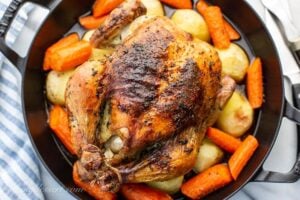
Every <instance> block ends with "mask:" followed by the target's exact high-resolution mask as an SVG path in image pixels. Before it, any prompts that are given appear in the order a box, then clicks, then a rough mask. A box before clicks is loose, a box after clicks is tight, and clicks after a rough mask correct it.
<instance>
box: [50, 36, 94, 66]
mask: <svg viewBox="0 0 300 200" xmlns="http://www.w3.org/2000/svg"><path fill="white" fill-rule="evenodd" d="M91 53H92V46H91V44H90V43H89V42H86V41H79V42H76V43H74V44H72V45H70V46H67V47H65V48H62V49H59V50H57V51H56V52H55V53H53V54H52V55H51V68H52V69H53V70H55V71H67V70H70V69H73V68H75V67H77V66H78V65H80V64H82V63H84V62H85V61H87V60H88V59H89V57H90V56H91Z"/></svg>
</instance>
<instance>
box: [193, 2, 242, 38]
mask: <svg viewBox="0 0 300 200" xmlns="http://www.w3.org/2000/svg"><path fill="white" fill-rule="evenodd" d="M208 6H209V5H208V4H207V3H206V2H205V1H204V0H199V1H198V3H197V5H196V8H197V10H198V12H199V13H200V14H201V15H204V12H205V10H206V9H207V8H208ZM224 26H225V30H226V31H227V33H228V35H229V38H230V40H238V39H240V37H241V36H240V34H239V33H238V32H237V31H236V30H235V29H234V28H233V27H232V26H231V24H229V23H228V22H227V21H226V20H224Z"/></svg>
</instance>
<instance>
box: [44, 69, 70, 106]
mask: <svg viewBox="0 0 300 200" xmlns="http://www.w3.org/2000/svg"><path fill="white" fill-rule="evenodd" d="M73 73H74V70H70V71H66V72H57V71H54V70H52V71H50V72H49V73H48V75H47V79H46V94H47V98H48V100H49V101H51V102H52V103H53V104H58V105H64V104H65V91H66V87H67V83H68V80H69V79H70V77H71V76H72V75H73Z"/></svg>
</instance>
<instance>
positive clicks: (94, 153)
mask: <svg viewBox="0 0 300 200" xmlns="http://www.w3.org/2000/svg"><path fill="white" fill-rule="evenodd" d="M145 11H146V10H145V8H144V6H143V5H142V3H141V2H140V1H139V0H128V1H125V2H124V3H123V4H121V5H120V6H119V7H118V8H116V9H115V10H114V11H113V12H112V13H111V14H110V15H109V17H108V18H107V19H106V21H105V22H104V24H103V25H102V26H101V27H99V29H98V30H97V31H96V32H95V33H94V34H93V36H92V37H91V41H90V42H91V44H92V45H93V46H94V47H100V46H102V45H105V44H106V43H107V41H109V40H111V39H112V38H113V37H114V36H116V35H117V34H118V33H119V32H120V31H121V29H122V28H123V27H125V26H126V25H128V24H129V23H130V22H132V21H133V20H134V19H135V18H137V17H138V16H140V15H143V14H144V13H145ZM233 89H234V81H233V80H231V79H230V78H228V77H224V78H222V79H221V63H220V60H219V57H218V54H217V52H216V51H215V50H214V48H213V47H212V46H210V45H209V44H207V43H205V42H202V41H195V40H193V38H192V37H191V35H189V34H188V33H186V32H184V31H182V30H180V29H179V28H177V27H176V25H175V24H173V22H172V21H170V20H169V19H168V18H166V17H154V18H151V19H149V20H147V21H145V22H144V23H143V24H142V25H140V26H139V27H138V28H137V29H136V30H135V31H134V33H133V34H131V35H129V36H128V37H127V38H126V39H125V40H124V41H123V43H122V44H120V45H119V46H118V47H116V50H115V51H114V53H113V54H112V55H111V56H109V57H107V58H106V59H105V61H104V62H100V61H88V62H86V63H84V64H83V65H82V66H80V67H78V68H77V70H76V72H75V74H74V75H73V76H72V77H71V79H70V80H69V82H68V87H67V91H66V106H67V109H68V112H69V118H70V124H71V132H72V139H73V141H72V142H73V144H74V145H75V148H76V151H77V156H78V158H79V159H78V161H77V162H76V163H75V166H74V170H77V173H78V174H79V176H80V178H81V179H82V180H83V181H87V182H91V181H93V183H96V184H98V185H99V187H100V189H101V190H105V191H112V192H116V191H118V189H119V187H120V185H121V184H122V183H138V182H149V181H163V180H168V179H171V178H174V177H178V176H181V175H184V174H186V173H187V172H189V171H190V170H191V169H192V168H193V166H194V164H195V161H196V157H197V154H198V151H199V147H200V144H201V141H202V139H203V137H204V133H205V131H206V128H207V127H208V126H211V125H212V124H213V123H214V121H215V119H216V116H217V114H218V111H219V110H220V108H221V107H222V106H223V105H224V103H225V102H226V101H227V99H228V98H229V97H230V96H231V94H232V91H233Z"/></svg>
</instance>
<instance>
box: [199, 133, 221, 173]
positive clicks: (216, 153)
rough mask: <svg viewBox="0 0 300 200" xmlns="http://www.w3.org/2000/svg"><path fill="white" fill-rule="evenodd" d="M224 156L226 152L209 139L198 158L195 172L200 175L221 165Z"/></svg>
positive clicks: (203, 144)
mask: <svg viewBox="0 0 300 200" xmlns="http://www.w3.org/2000/svg"><path fill="white" fill-rule="evenodd" d="M223 156H224V152H223V151H222V149H220V147H218V146H217V145H215V144H214V143H213V142H211V141H210V140H209V139H207V138H206V139H204V140H203V142H202V144H201V146H200V150H199V153H198V156H197V161H196V164H195V166H194V171H195V172H196V173H200V172H202V171H204V170H206V169H208V168H209V167H211V166H213V165H215V164H217V163H219V162H220V161H221V160H222V159H223Z"/></svg>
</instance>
